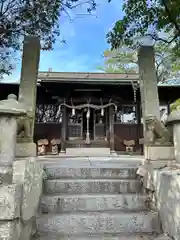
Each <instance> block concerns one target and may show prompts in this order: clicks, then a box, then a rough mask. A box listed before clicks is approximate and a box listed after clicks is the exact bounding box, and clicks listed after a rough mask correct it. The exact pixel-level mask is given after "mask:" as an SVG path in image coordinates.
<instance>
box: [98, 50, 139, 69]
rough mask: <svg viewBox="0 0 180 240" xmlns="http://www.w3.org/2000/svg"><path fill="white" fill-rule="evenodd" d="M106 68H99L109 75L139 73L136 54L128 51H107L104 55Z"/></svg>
mask: <svg viewBox="0 0 180 240" xmlns="http://www.w3.org/2000/svg"><path fill="white" fill-rule="evenodd" d="M103 57H104V66H103V67H98V69H99V70H102V71H104V72H107V73H137V72H138V66H137V60H136V52H135V51H133V50H128V49H119V50H116V49H114V50H106V51H105V52H104V54H103Z"/></svg>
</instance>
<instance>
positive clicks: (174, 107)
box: [170, 98, 180, 112]
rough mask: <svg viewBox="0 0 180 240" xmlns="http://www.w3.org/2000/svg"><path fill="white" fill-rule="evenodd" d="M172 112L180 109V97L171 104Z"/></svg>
mask: <svg viewBox="0 0 180 240" xmlns="http://www.w3.org/2000/svg"><path fill="white" fill-rule="evenodd" d="M170 110H171V112H173V111H177V110H180V98H178V99H177V100H176V101H175V102H173V103H172V104H171V105H170Z"/></svg>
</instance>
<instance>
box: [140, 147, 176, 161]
mask: <svg viewBox="0 0 180 240" xmlns="http://www.w3.org/2000/svg"><path fill="white" fill-rule="evenodd" d="M144 157H145V159H146V160H150V161H166V162H169V161H173V160H174V146H172V145H145V146H144Z"/></svg>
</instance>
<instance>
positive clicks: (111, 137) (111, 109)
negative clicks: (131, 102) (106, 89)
mask: <svg viewBox="0 0 180 240" xmlns="http://www.w3.org/2000/svg"><path fill="white" fill-rule="evenodd" d="M109 143H110V151H111V152H112V153H113V152H114V151H115V145H114V107H113V106H111V107H109Z"/></svg>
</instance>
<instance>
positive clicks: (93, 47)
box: [4, 0, 123, 82]
mask: <svg viewBox="0 0 180 240" xmlns="http://www.w3.org/2000/svg"><path fill="white" fill-rule="evenodd" d="M96 2H97V4H98V6H97V10H96V12H94V13H93V14H92V16H88V15H86V14H82V13H86V8H87V6H81V7H79V8H77V9H75V10H74V11H73V12H70V13H69V14H70V15H71V18H72V19H74V20H73V21H72V22H71V21H70V20H69V18H68V17H67V15H65V14H64V15H63V16H62V17H61V23H60V29H61V37H62V38H63V39H65V40H66V43H65V44H62V43H61V42H60V39H57V42H56V44H55V45H54V50H53V51H51V52H49V51H48V52H44V51H42V52H41V57H40V67H39V69H40V71H47V70H48V69H49V68H52V70H53V71H64V72H66V71H69V72H74V71H75V72H78V71H79V72H83V71H88V72H94V71H97V66H101V65H102V64H103V58H102V54H103V51H104V50H106V49H107V48H108V47H109V46H108V44H107V42H106V33H107V32H108V31H109V30H110V29H111V28H112V26H113V24H114V23H115V21H116V20H118V19H120V18H122V15H123V13H122V10H121V8H122V0H112V1H111V3H108V0H97V1H96ZM75 16H76V17H75ZM20 69H21V61H20V60H19V61H18V62H17V64H16V68H15V70H14V71H13V73H12V75H11V76H8V77H6V78H5V79H4V80H5V81H8V82H9V81H10V82H17V81H19V76H20Z"/></svg>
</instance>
